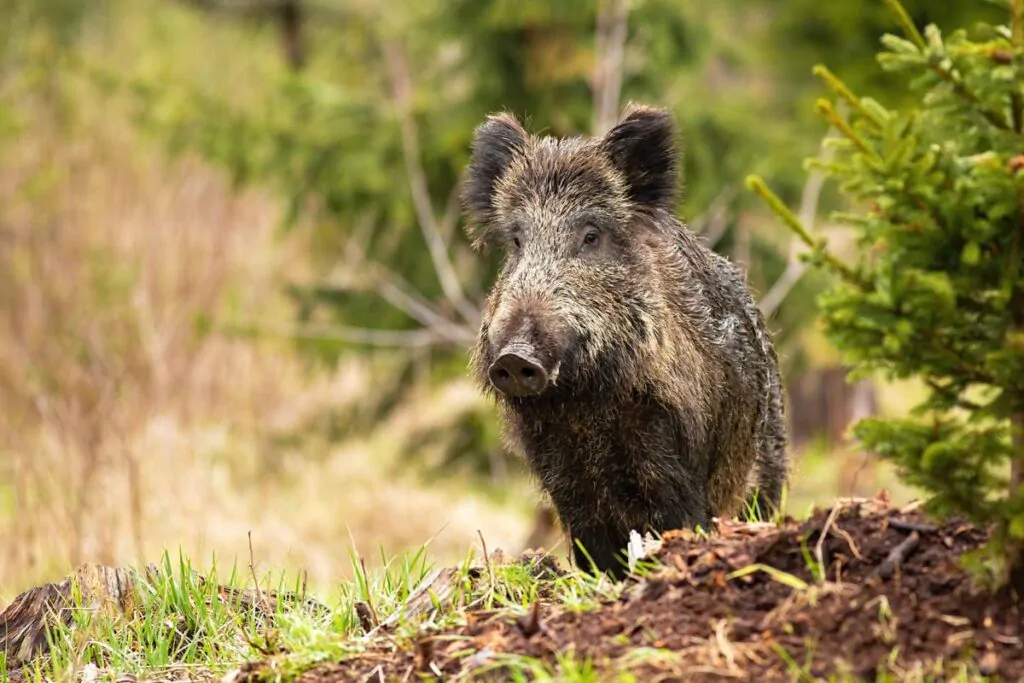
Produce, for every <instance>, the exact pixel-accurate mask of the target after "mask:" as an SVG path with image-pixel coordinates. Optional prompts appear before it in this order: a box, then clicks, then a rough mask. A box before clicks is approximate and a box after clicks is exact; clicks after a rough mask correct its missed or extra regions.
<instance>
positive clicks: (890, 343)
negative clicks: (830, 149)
mask: <svg viewBox="0 0 1024 683" xmlns="http://www.w3.org/2000/svg"><path fill="white" fill-rule="evenodd" d="M1013 1H1014V3H1015V5H1014V7H1013V11H1014V13H1013V22H1012V27H1011V26H1004V25H989V24H984V23H979V24H978V26H977V28H976V30H975V31H974V32H973V34H968V32H967V31H966V30H962V29H961V30H956V31H953V32H951V33H950V34H948V35H943V34H942V33H941V32H940V31H939V29H938V28H937V27H936V26H935V25H929V26H928V27H927V28H926V29H925V31H924V33H923V34H922V33H920V32H919V31H918V29H917V28H916V27H915V25H914V24H913V22H912V21H909V20H908V18H907V15H905V14H902V13H901V12H900V11H897V12H896V15H897V19H898V20H899V22H900V24H901V26H902V28H903V29H904V33H905V35H906V37H897V36H895V35H886V36H885V38H884V39H883V43H884V46H885V48H886V49H885V50H884V51H883V52H881V53H880V54H879V55H878V62H879V64H880V65H881V67H882V68H883V69H884V70H885V71H887V72H888V73H890V74H893V75H895V76H897V77H899V78H900V79H901V80H902V82H903V83H904V84H905V86H906V87H907V89H908V90H907V92H908V93H913V94H914V95H915V97H916V101H915V102H914V103H913V105H912V106H908V107H906V108H905V109H902V110H897V109H888V108H886V107H884V106H883V105H882V104H880V103H879V102H878V101H876V100H873V99H870V98H866V97H864V98H857V97H855V96H853V95H852V94H850V93H851V89H850V88H848V87H847V86H846V85H845V84H843V83H842V82H841V81H839V80H838V79H837V78H836V77H834V76H832V75H831V74H829V73H828V72H827V71H825V70H824V69H821V68H818V69H816V72H817V73H818V74H819V75H820V76H822V77H824V79H825V81H826V83H828V84H829V85H830V87H832V89H833V90H835V91H836V92H837V94H838V95H839V96H840V97H841V98H843V99H845V100H846V101H847V103H848V104H849V105H850V106H851V108H852V114H851V116H850V117H849V118H843V117H840V116H839V115H838V114H837V113H836V110H835V108H834V107H833V106H832V104H831V103H829V102H826V101H820V102H819V105H818V111H819V113H821V114H822V115H823V116H824V117H825V118H826V119H828V120H829V121H830V122H831V123H832V124H833V125H834V126H835V127H836V128H837V129H839V130H840V131H841V133H842V137H841V138H840V139H839V140H838V141H837V142H836V146H837V147H838V148H839V152H840V154H839V158H838V159H837V160H836V161H835V163H833V164H831V165H829V166H828V167H827V171H828V173H829V175H830V176H831V177H832V178H834V179H836V180H837V181H839V184H840V189H841V190H842V192H843V193H844V194H845V195H846V196H847V197H849V198H850V199H851V200H852V201H854V202H855V203H857V204H858V205H859V206H861V207H862V209H863V210H862V211H861V212H860V213H858V214H843V215H841V216H837V218H841V219H842V220H844V221H845V222H846V223H848V224H849V225H850V226H851V227H852V228H853V229H854V232H855V234H856V237H857V246H858V247H859V251H858V255H857V259H856V262H855V263H854V265H852V266H850V265H845V264H844V263H843V262H842V261H841V260H840V258H839V257H837V256H836V255H834V254H833V253H831V252H830V251H828V249H827V248H826V245H825V243H824V240H816V239H815V238H814V237H812V236H811V235H810V234H808V232H807V231H806V229H804V228H803V226H802V225H800V223H799V221H798V220H796V219H795V217H793V216H792V214H791V213H790V212H789V211H788V210H787V209H785V207H784V206H783V205H782V203H781V202H780V201H779V200H778V199H777V198H776V197H775V196H774V195H772V194H771V193H770V192H769V191H768V190H767V188H766V187H765V185H764V184H763V183H762V182H761V181H760V180H759V179H757V178H751V179H750V181H749V185H750V187H751V188H752V189H754V190H755V191H756V192H758V193H759V194H761V195H762V196H763V197H764V198H766V199H767V200H768V201H769V204H770V205H771V206H772V207H773V208H774V209H775V210H776V211H777V212H778V213H779V214H780V215H781V216H782V217H783V218H784V220H785V222H786V223H787V225H789V226H790V227H791V228H793V229H794V230H795V231H796V232H797V234H800V235H801V237H802V239H804V240H805V241H806V242H807V243H808V244H809V245H810V246H812V247H813V249H812V254H811V256H810V257H809V260H811V261H812V262H814V263H816V264H817V265H819V266H821V267H823V268H824V269H826V270H830V271H831V272H833V273H835V274H836V275H838V276H839V278H840V282H839V283H838V284H837V285H836V286H834V287H833V288H831V289H830V290H829V291H827V292H826V293H825V294H824V295H823V296H822V297H821V298H820V306H821V314H822V317H823V320H824V323H825V328H826V333H827V334H828V336H829V338H830V339H831V340H832V342H833V343H834V344H835V346H836V347H837V348H838V349H839V350H840V351H841V352H842V353H843V355H844V357H845V359H846V360H847V361H848V362H849V363H851V364H852V365H853V366H854V367H855V368H856V371H857V374H867V373H870V372H875V371H880V372H883V373H885V374H886V375H888V376H889V377H894V378H909V377H915V378H920V379H922V380H923V381H924V382H925V383H926V384H927V386H928V387H929V393H928V396H927V398H926V400H924V402H923V403H921V404H920V405H918V406H916V408H915V410H914V415H913V417H912V418H910V419H880V418H872V419H868V420H864V421H862V422H861V423H859V424H858V425H857V426H856V429H855V434H856V436H857V438H859V439H860V440H861V441H862V442H863V444H864V445H865V446H866V447H867V448H869V449H871V450H872V451H874V452H877V453H878V454H880V455H881V456H883V457H885V458H888V459H890V460H892V461H893V462H894V463H896V464H897V465H898V466H899V468H900V470H901V472H902V473H903V474H904V475H905V477H906V478H907V480H908V481H909V482H910V483H912V484H915V485H917V486H920V487H922V488H924V489H926V490H927V491H929V492H931V493H932V494H934V495H933V497H932V498H931V500H930V505H931V507H932V509H933V510H934V511H936V512H938V513H943V514H946V513H953V512H956V513H962V514H965V515H967V516H968V517H970V518H971V519H973V520H974V521H978V522H982V523H988V522H994V523H996V526H997V528H998V534H997V537H996V540H995V542H994V544H993V546H992V548H993V549H996V548H1001V547H1002V546H1003V545H1004V544H1005V543H1011V544H1012V545H1014V546H1016V547H1018V550H1015V551H1014V553H1019V547H1020V544H1021V541H1022V540H1024V491H1021V490H1018V489H1017V487H1016V485H1015V484H1013V485H1011V484H1010V482H1008V480H1007V478H1006V472H1007V465H1009V466H1010V471H1011V477H1013V478H1017V477H1020V476H1022V475H1024V437H1022V436H1021V435H1020V434H1019V430H1021V429H1022V428H1024V219H1022V218H1021V216H1022V210H1024V205H1022V201H1024V200H1022V197H1024V177H1022V176H1021V174H1020V171H1021V168H1022V166H1024V158H1022V157H1021V156H1019V155H1020V153H1021V141H1022V135H1024V133H1022V131H1024V91H1022V86H1024V16H1022V15H1024V4H1020V3H1019V0H1013ZM891 4H892V5H893V6H894V8H896V9H897V10H899V5H898V3H897V2H892V3H891ZM907 98H909V95H907ZM1010 559H1011V560H1012V563H1014V564H1017V565H1018V566H1019V567H1024V565H1020V564H1019V563H1020V562H1021V560H1022V559H1024V555H1016V556H1012V557H1011V558H1010Z"/></svg>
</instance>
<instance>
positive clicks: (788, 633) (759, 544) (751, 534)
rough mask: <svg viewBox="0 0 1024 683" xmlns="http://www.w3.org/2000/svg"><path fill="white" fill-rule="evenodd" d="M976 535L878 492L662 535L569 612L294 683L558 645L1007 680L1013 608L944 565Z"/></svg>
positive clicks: (719, 675) (1015, 676) (758, 666)
mask: <svg viewBox="0 0 1024 683" xmlns="http://www.w3.org/2000/svg"><path fill="white" fill-rule="evenodd" d="M985 537H986V533H985V532H984V531H982V530H979V529H977V528H976V527H973V526H971V525H969V524H965V523H962V522H959V521H956V520H953V521H948V522H946V523H944V524H941V525H935V524H931V523H929V522H928V520H926V519H925V518H924V517H923V515H922V514H921V513H920V512H919V511H917V510H914V509H904V510H895V509H892V508H890V507H888V505H887V504H886V503H885V501H884V500H862V501H853V502H851V503H849V504H846V505H843V506H839V507H836V508H834V509H832V510H824V511H819V512H817V513H816V514H814V515H813V516H812V517H811V518H810V519H808V520H804V521H802V522H796V521H793V520H787V521H786V523H785V524H783V525H782V526H781V528H780V527H777V526H774V525H767V524H761V525H751V524H738V523H727V522H723V523H721V524H720V525H719V531H718V533H717V534H715V535H713V536H712V537H710V538H699V537H697V536H695V535H694V534H691V533H686V532H677V533H671V534H667V535H666V536H665V538H664V539H663V544H662V547H661V549H660V550H659V551H658V553H657V556H658V557H659V559H660V560H661V562H662V563H663V564H664V565H665V566H664V569H662V570H660V571H658V572H657V573H655V574H653V575H651V576H648V577H647V578H646V579H641V580H633V581H632V585H630V586H629V587H628V588H627V589H626V590H625V591H624V592H623V594H622V597H621V598H620V599H618V600H616V601H614V602H605V603H602V604H599V605H598V606H597V607H596V608H593V609H589V610H584V611H579V610H573V609H570V608H568V607H566V606H564V605H559V604H552V603H546V602H544V601H543V600H542V601H540V602H539V603H537V604H536V605H535V606H534V611H533V612H532V613H531V614H530V615H528V616H527V617H525V618H524V617H518V618H516V617H514V616H511V615H509V614H508V613H507V612H490V613H488V612H476V613H474V612H469V613H467V614H466V624H465V625H463V626H460V627H458V628H452V629H447V630H441V631H435V632H432V633H429V634H424V635H423V636H422V637H420V638H419V640H417V641H415V642H414V643H413V644H412V646H409V647H406V646H400V645H396V644H395V642H391V643H390V644H388V643H387V642H384V641H381V643H380V645H379V646H376V647H371V648H370V649H369V650H368V651H366V652H365V653H363V654H360V655H358V656H356V657H353V658H351V659H348V660H346V661H344V662H340V663H324V664H320V665H318V666H317V667H315V668H313V669H311V670H309V671H307V672H306V673H305V674H303V676H302V680H304V681H307V682H308V683H314V682H316V683H319V682H321V681H340V680H345V681H349V680H371V681H372V680H419V679H421V677H423V676H426V677H427V678H434V677H437V678H439V679H442V680H451V679H453V678H455V677H458V676H459V675H464V674H466V673H469V672H470V671H471V670H474V669H478V668H481V667H483V668H488V667H487V665H488V664H490V665H492V666H493V665H494V663H495V662H499V661H501V657H502V656H507V655H510V654H511V655H523V656H527V657H531V658H537V659H539V660H542V661H545V662H555V661H556V659H558V658H559V657H560V656H562V655H564V654H568V653H572V655H573V656H574V658H575V659H576V660H577V661H580V660H585V659H589V660H591V662H592V663H593V666H594V668H595V669H597V670H599V671H600V670H605V669H628V670H629V671H630V672H632V673H634V674H635V675H636V676H637V679H638V680H647V681H657V680H708V681H711V680H731V679H740V680H744V679H745V680H756V679H761V680H786V679H788V678H789V677H790V676H791V675H792V674H793V673H795V672H796V671H802V672H803V674H804V679H805V680H806V679H807V675H808V674H809V675H810V676H812V677H818V676H829V675H830V674H834V673H846V674H848V675H849V676H851V677H852V679H854V680H874V679H875V678H876V675H877V673H878V672H879V671H880V670H886V671H889V672H892V673H895V674H896V675H897V676H898V677H901V678H902V677H903V675H906V674H908V673H917V674H918V675H923V674H930V675H931V676H932V678H930V679H929V680H936V678H935V677H937V678H938V679H939V680H941V679H943V678H945V677H946V676H949V675H951V674H952V673H954V672H958V671H960V672H967V673H974V674H982V675H986V676H996V677H997V678H998V679H999V680H1008V681H1016V680H1022V679H1024V647H1022V638H1024V634H1022V630H1021V628H1022V622H1021V615H1020V612H1019V610H1018V607H1017V605H1016V603H1015V602H1014V601H1013V600H1011V599H1010V598H1009V597H1007V596H1005V595H1002V596H991V595H987V594H985V593H983V592H979V591H978V590H976V589H974V588H973V587H972V585H971V582H970V579H969V577H968V576H967V575H966V573H965V572H964V571H963V570H962V569H961V568H960V567H959V566H958V564H957V558H958V557H959V556H960V554H961V553H963V552H964V551H967V550H971V549H973V548H977V547H978V546H979V545H980V544H981V543H982V542H983V541H984V540H985ZM819 567H821V568H822V569H821V570H819V569H818V568H819ZM822 577H823V579H824V580H819V579H821V578H822ZM247 669H248V671H246V672H244V673H242V676H241V677H242V678H249V677H250V676H253V675H255V676H253V677H255V678H258V677H259V672H260V669H261V666H260V665H259V664H256V665H254V666H253V667H247ZM901 674H902V675H901ZM501 678H502V677H501V676H500V672H499V675H498V679H501Z"/></svg>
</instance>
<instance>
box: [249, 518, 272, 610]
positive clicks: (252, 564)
mask: <svg viewBox="0 0 1024 683" xmlns="http://www.w3.org/2000/svg"><path fill="white" fill-rule="evenodd" d="M249 571H250V572H252V585H253V590H255V591H256V599H257V600H259V602H260V606H261V607H262V608H263V613H264V614H270V613H271V612H270V602H269V601H268V600H267V598H266V597H265V596H264V595H263V591H262V590H260V580H259V579H257V578H256V560H255V554H254V553H253V551H252V531H251V530H250V531H249Z"/></svg>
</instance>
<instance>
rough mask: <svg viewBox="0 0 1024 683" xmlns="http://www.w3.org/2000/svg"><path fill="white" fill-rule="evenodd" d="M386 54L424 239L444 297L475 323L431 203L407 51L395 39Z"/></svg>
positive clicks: (386, 46)
mask: <svg viewBox="0 0 1024 683" xmlns="http://www.w3.org/2000/svg"><path fill="white" fill-rule="evenodd" d="M384 55H385V58H386V61H387V65H388V69H389V71H390V72H391V80H392V87H393V90H394V93H393V94H394V99H395V104H396V106H397V107H398V109H399V112H400V114H401V118H402V153H403V156H404V157H405V169H406V173H407V175H408V179H409V190H410V191H411V193H412V201H413V207H414V209H415V210H416V215H417V218H418V219H419V224H420V229H421V231H422V232H423V238H424V239H425V240H426V243H427V248H428V249H429V251H430V258H431V260H432V261H433V262H434V271H435V272H436V273H437V279H438V281H439V282H440V283H441V289H442V290H443V291H444V294H445V296H446V297H447V298H448V300H449V301H450V302H451V303H452V304H453V305H454V306H455V308H456V309H457V310H458V311H459V313H460V314H461V315H462V317H463V318H465V320H466V321H468V322H470V323H475V322H476V320H478V318H479V311H478V310H477V309H476V307H475V306H473V305H472V304H471V303H470V302H469V300H468V299H467V298H466V296H465V294H463V291H462V286H461V285H460V284H459V280H458V278H457V277H456V275H455V268H454V267H453V266H452V262H451V260H450V259H449V258H448V249H447V246H446V245H445V242H444V238H443V237H442V236H441V231H440V228H439V226H438V224H437V218H436V217H435V216H434V209H433V207H432V206H431V201H430V191H429V190H428V188H427V178H426V173H425V172H424V170H423V164H422V159H421V154H420V148H419V141H418V134H417V130H416V122H415V121H414V120H413V116H412V78H411V76H410V74H409V65H408V61H407V60H406V57H405V54H404V53H403V52H402V50H401V48H400V47H399V46H398V44H397V43H395V42H394V41H386V42H385V43H384Z"/></svg>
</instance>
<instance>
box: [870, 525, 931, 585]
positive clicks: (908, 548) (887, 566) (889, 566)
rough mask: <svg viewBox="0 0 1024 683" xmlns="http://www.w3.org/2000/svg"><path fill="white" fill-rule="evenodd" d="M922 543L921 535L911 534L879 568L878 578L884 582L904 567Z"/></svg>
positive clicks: (893, 550) (914, 532) (913, 532)
mask: <svg viewBox="0 0 1024 683" xmlns="http://www.w3.org/2000/svg"><path fill="white" fill-rule="evenodd" d="M920 542H921V535H920V534H919V533H918V532H916V531H912V532H910V535H909V536H907V537H906V538H905V539H904V540H903V541H902V542H901V543H900V544H899V545H897V546H896V547H895V548H893V549H892V550H891V551H890V552H889V556H888V557H886V558H885V562H883V563H882V564H880V565H879V566H878V576H879V577H880V578H882V579H883V580H886V579H888V578H889V577H890V576H892V575H893V572H895V571H896V570H897V569H899V568H900V567H901V566H903V563H904V562H906V560H907V558H908V557H910V555H911V554H912V553H913V552H914V551H915V550H916V549H917V546H918V544H919V543H920Z"/></svg>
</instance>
